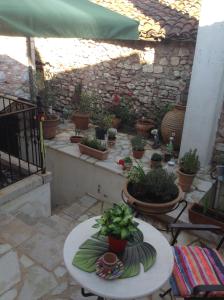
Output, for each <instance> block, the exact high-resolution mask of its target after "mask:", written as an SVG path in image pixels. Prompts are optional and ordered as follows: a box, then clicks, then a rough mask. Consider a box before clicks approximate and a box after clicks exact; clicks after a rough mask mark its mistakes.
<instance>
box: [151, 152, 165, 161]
mask: <svg viewBox="0 0 224 300" xmlns="http://www.w3.org/2000/svg"><path fill="white" fill-rule="evenodd" d="M162 159H163V157H162V155H161V154H159V153H153V155H152V156H151V160H153V161H162Z"/></svg>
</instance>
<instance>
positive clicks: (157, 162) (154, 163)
mask: <svg viewBox="0 0 224 300" xmlns="http://www.w3.org/2000/svg"><path fill="white" fill-rule="evenodd" d="M162 159H163V158H162V155H161V154H159V153H153V155H152V156H151V161H150V166H151V169H156V168H160V167H162V164H161V162H162Z"/></svg>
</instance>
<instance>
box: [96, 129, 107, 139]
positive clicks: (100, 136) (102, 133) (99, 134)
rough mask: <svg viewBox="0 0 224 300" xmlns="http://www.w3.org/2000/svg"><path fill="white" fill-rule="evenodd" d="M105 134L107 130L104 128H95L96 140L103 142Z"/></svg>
mask: <svg viewBox="0 0 224 300" xmlns="http://www.w3.org/2000/svg"><path fill="white" fill-rule="evenodd" d="M106 133H107V130H106V129H104V128H100V127H96V128H95V134H96V138H97V139H98V140H105V135H106Z"/></svg>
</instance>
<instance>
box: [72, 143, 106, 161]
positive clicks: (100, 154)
mask: <svg viewBox="0 0 224 300" xmlns="http://www.w3.org/2000/svg"><path fill="white" fill-rule="evenodd" d="M78 145H79V151H80V152H81V153H82V154H86V155H89V156H92V157H94V158H96V159H99V160H105V159H107V157H108V154H109V150H105V151H100V150H97V149H94V148H90V147H88V146H86V145H83V144H80V143H79V144H78Z"/></svg>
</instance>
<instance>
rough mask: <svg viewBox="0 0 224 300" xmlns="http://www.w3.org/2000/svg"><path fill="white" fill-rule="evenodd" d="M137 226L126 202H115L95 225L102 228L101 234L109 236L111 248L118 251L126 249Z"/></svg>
mask: <svg viewBox="0 0 224 300" xmlns="http://www.w3.org/2000/svg"><path fill="white" fill-rule="evenodd" d="M137 226H138V223H137V222H135V221H134V216H133V213H132V210H131V208H130V207H129V206H127V205H126V204H124V203H121V204H114V205H113V207H112V208H111V209H109V210H106V211H105V212H104V213H103V215H102V216H101V218H100V219H97V220H96V224H95V225H93V227H94V228H99V229H100V230H99V234H101V235H105V236H108V242H109V250H110V251H113V252H116V253H119V252H122V251H124V249H125V246H126V244H127V241H128V240H129V239H130V238H131V237H132V234H133V233H134V232H136V231H137Z"/></svg>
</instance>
